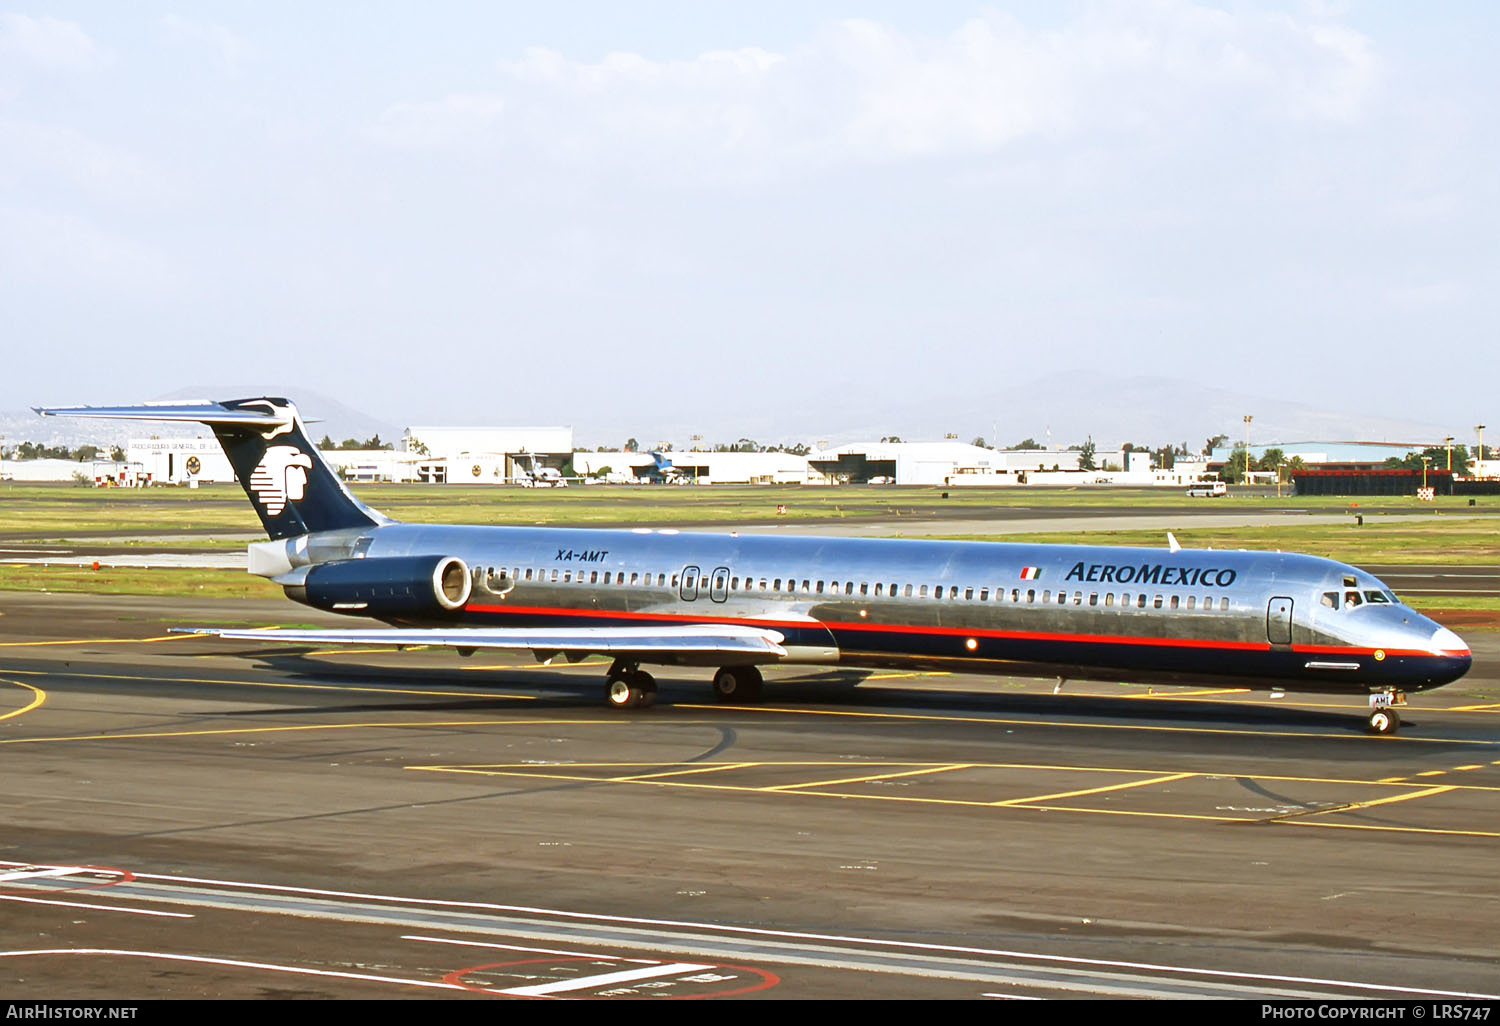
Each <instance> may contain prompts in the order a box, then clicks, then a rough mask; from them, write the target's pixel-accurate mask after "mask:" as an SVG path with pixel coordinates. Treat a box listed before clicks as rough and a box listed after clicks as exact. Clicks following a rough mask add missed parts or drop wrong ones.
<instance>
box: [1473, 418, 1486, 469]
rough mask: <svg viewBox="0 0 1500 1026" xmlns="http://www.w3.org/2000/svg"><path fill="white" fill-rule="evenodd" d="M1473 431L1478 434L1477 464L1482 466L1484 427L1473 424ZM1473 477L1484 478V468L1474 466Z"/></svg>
mask: <svg viewBox="0 0 1500 1026" xmlns="http://www.w3.org/2000/svg"><path fill="white" fill-rule="evenodd" d="M1474 430H1475V431H1478V432H1479V462H1480V463H1481V464H1482V463H1484V425H1483V424H1475V425H1474ZM1474 476H1475V477H1483V476H1484V467H1483V466H1476V467H1475V468H1474Z"/></svg>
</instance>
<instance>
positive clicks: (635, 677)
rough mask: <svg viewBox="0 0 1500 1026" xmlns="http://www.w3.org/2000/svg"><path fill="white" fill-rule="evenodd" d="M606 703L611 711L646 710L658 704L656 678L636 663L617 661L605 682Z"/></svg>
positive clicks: (610, 669)
mask: <svg viewBox="0 0 1500 1026" xmlns="http://www.w3.org/2000/svg"><path fill="white" fill-rule="evenodd" d="M604 701H605V703H606V704H607V705H608V706H609V707H610V708H611V709H638V708H639V709H645V708H649V707H650V706H652V705H654V704H655V702H656V678H655V677H653V676H651V674H649V673H647V672H646V671H644V670H642V669H641V668H640V667H639V666H638V665H636V664H635V663H625V662H621V661H620V660H615V663H614V665H613V666H611V667H610V668H609V676H608V677H606V678H605V681H604Z"/></svg>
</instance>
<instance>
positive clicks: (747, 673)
mask: <svg viewBox="0 0 1500 1026" xmlns="http://www.w3.org/2000/svg"><path fill="white" fill-rule="evenodd" d="M764 683H765V679H764V678H763V677H761V675H760V670H758V669H756V668H755V667H754V666H725V667H723V668H722V669H720V670H719V672H718V673H716V674H714V698H716V699H718V700H719V701H721V702H759V701H760V693H761V685H763V684H764Z"/></svg>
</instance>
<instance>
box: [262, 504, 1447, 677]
mask: <svg viewBox="0 0 1500 1026" xmlns="http://www.w3.org/2000/svg"><path fill="white" fill-rule="evenodd" d="M289 545H290V543H289ZM289 551H290V550H289ZM412 555H443V556H455V557H458V558H460V559H462V560H463V561H464V562H465V563H466V564H467V566H468V567H469V568H470V571H471V573H472V574H473V581H474V587H473V591H472V594H471V596H470V598H469V600H468V602H467V604H466V605H465V607H464V608H463V609H462V610H460V611H457V612H455V613H453V614H450V615H444V616H442V617H441V618H434V619H428V620H409V619H403V620H394V619H393V620H392V621H391V622H393V623H400V624H404V625H410V626H427V625H433V626H437V625H444V626H517V627H520V626H529V627H538V626H574V627H585V626H620V625H680V624H715V623H718V624H745V625H752V626H760V627H766V628H770V629H774V630H775V631H778V632H780V633H781V634H783V635H784V636H785V637H786V645H787V649H788V653H789V658H788V660H787V661H793V662H797V661H801V662H838V663H843V664H848V665H854V666H864V667H911V666H918V667H945V668H953V667H961V668H968V669H975V670H979V671H983V672H991V673H1014V674H1021V675H1044V676H1058V677H1065V678H1097V679H1108V680H1132V681H1160V682H1164V683H1192V682H1198V681H1209V680H1215V681H1223V680H1232V681H1236V682H1239V683H1242V684H1245V685H1249V686H1264V687H1287V688H1296V689H1299V690H1316V691H1360V692H1363V691H1366V690H1378V689H1385V688H1400V689H1404V690H1420V689H1422V688H1427V687H1435V686H1439V685H1441V684H1445V683H1448V682H1449V681H1452V680H1455V679H1457V678H1458V677H1460V676H1462V675H1463V673H1464V672H1466V671H1467V670H1468V668H1469V665H1470V662H1471V657H1470V654H1469V650H1468V648H1467V647H1466V646H1465V645H1464V644H1463V642H1462V641H1461V640H1460V639H1459V638H1458V637H1457V636H1456V635H1454V634H1453V633H1452V632H1451V631H1448V630H1446V629H1445V628H1442V627H1441V626H1440V625H1438V624H1437V623H1435V622H1434V621H1432V620H1430V619H1428V618H1427V617H1425V616H1423V615H1421V614H1420V613H1417V612H1416V611H1415V610H1413V609H1411V608H1410V607H1409V606H1407V605H1405V604H1403V603H1400V602H1398V601H1394V600H1392V598H1391V597H1389V596H1390V592H1389V589H1387V588H1386V587H1385V585H1383V584H1382V583H1381V582H1380V581H1378V580H1377V579H1376V578H1374V577H1373V576H1371V575H1370V574H1367V573H1365V572H1364V571H1362V570H1359V569H1357V568H1355V567H1351V566H1347V565H1345V564H1341V563H1337V562H1334V561H1331V560H1326V559H1321V558H1318V557H1313V556H1305V555H1297V554H1291V553H1268V552H1249V551H1227V550H1202V549H1191V550H1189V549H1183V550H1179V551H1175V552H1172V551H1168V550H1166V549H1145V548H1119V547H1104V546H1078V545H1031V544H1009V543H993V542H947V541H907V540H872V539H847V538H821V537H798V536H782V535H775V536H766V535H737V534H707V533H684V532H678V531H674V530H669V529H646V528H642V529H637V530H634V531H631V530H588V529H563V528H523V527H483V526H443V525H419V524H385V525H382V526H378V527H373V528H370V529H367V530H363V531H340V532H332V533H329V534H326V535H323V536H317V535H315V536H312V537H311V538H308V539H307V540H306V541H305V542H304V543H302V546H301V549H300V554H299V555H297V556H295V557H294V561H296V562H300V563H303V564H306V563H308V562H312V563H317V562H322V561H326V560H336V559H347V558H350V557H364V558H381V557H388V556H412ZM1350 593H1355V594H1356V596H1375V595H1384V596H1388V598H1386V599H1383V600H1381V601H1378V602H1377V601H1361V602H1360V603H1359V604H1358V605H1354V606H1351V605H1350V604H1348V603H1347V602H1346V601H1345V597H1346V596H1347V595H1349V594H1350ZM289 594H293V596H294V597H296V595H295V591H294V590H291V589H289ZM1330 595H1331V596H1333V602H1332V604H1329V600H1328V597H1329V596H1330ZM660 661H661V662H687V661H690V660H688V659H683V658H676V657H664V658H663V659H661V660H660Z"/></svg>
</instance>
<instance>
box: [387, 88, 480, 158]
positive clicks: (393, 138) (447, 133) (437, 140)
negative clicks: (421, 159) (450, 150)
mask: <svg viewBox="0 0 1500 1026" xmlns="http://www.w3.org/2000/svg"><path fill="white" fill-rule="evenodd" d="M504 110H505V99H504V98H503V97H500V96H490V95H483V94H463V93H455V94H453V95H451V96H446V97H444V98H443V99H441V100H435V101H432V102H428V103H398V104H396V105H394V106H392V107H389V108H387V109H386V110H385V111H384V112H383V113H382V114H381V115H380V118H379V120H377V121H376V123H375V125H374V126H373V127H372V128H371V129H370V131H369V134H370V136H371V137H372V138H374V139H376V140H378V141H379V142H383V143H389V144H392V145H397V146H417V147H424V146H443V145H450V144H455V143H462V142H465V141H474V140H476V139H478V138H481V137H483V136H485V135H487V133H488V132H489V130H490V129H491V128H492V127H493V126H494V125H495V123H496V122H497V121H498V120H499V118H500V115H501V114H502V113H503V112H504Z"/></svg>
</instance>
